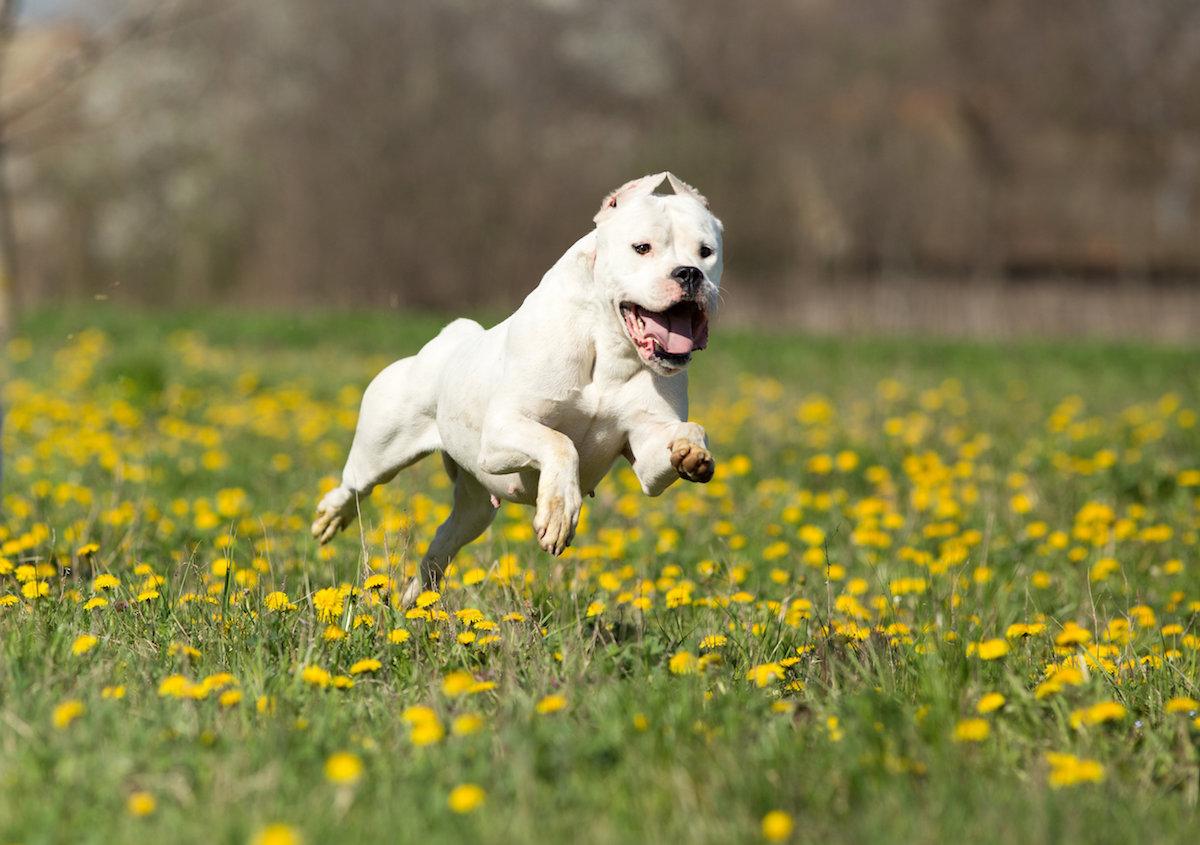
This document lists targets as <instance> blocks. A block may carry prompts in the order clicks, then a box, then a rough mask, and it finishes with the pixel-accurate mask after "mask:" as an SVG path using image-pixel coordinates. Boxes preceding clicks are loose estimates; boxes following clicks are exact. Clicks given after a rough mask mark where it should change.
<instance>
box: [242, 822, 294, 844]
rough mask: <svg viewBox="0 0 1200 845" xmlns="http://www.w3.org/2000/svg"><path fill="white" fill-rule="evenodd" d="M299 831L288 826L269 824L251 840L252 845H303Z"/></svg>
mask: <svg viewBox="0 0 1200 845" xmlns="http://www.w3.org/2000/svg"><path fill="white" fill-rule="evenodd" d="M303 841H304V840H303V839H302V838H301V836H300V833H299V831H297V830H296V829H295V828H294V827H291V826H289V825H286V824H279V823H275V824H269V825H267V826H266V827H264V828H262V829H261V830H259V831H258V832H257V833H255V834H254V836H253V837H251V839H250V845H301V843H302V842H303Z"/></svg>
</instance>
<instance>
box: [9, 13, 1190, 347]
mask: <svg viewBox="0 0 1200 845" xmlns="http://www.w3.org/2000/svg"><path fill="white" fill-rule="evenodd" d="M0 6H2V8H3V16H2V18H0V20H2V21H3V25H2V28H0V39H2V42H0V43H2V45H3V52H2V58H0V139H2V142H3V147H2V153H3V161H2V162H0V164H2V175H3V178H2V179H0V244H2V250H0V258H2V259H3V261H2V264H3V266H4V267H5V268H6V272H5V275H4V279H5V282H4V288H3V292H4V296H3V297H2V303H3V307H4V308H5V309H7V312H8V313H9V315H10V317H11V314H12V313H14V312H19V311H20V310H26V309H34V308H40V307H46V306H52V305H55V304H58V303H64V302H71V301H91V300H93V299H96V298H101V299H107V300H109V301H111V302H115V303H126V304H131V305H134V304H136V305H138V306H149V307H170V308H180V307H184V308H192V307H200V306H208V305H222V306H234V307H239V308H244V307H262V308H270V309H276V310H287V309H331V308H332V309H355V308H357V309H361V308H364V307H370V308H392V309H397V310H406V311H412V310H439V311H470V312H475V313H478V312H479V311H480V310H485V311H486V310H491V311H494V312H495V313H500V312H502V311H504V310H506V309H509V308H511V307H512V306H514V305H515V304H516V303H518V302H519V301H520V300H521V298H522V297H523V296H524V295H525V294H526V293H527V292H528V291H529V290H530V289H532V288H533V287H534V285H536V283H537V281H538V279H539V278H540V276H541V274H542V273H543V272H544V271H545V270H546V269H547V268H548V267H549V266H550V265H551V264H552V263H553V262H554V260H555V259H556V258H557V257H558V256H559V255H560V254H561V253H562V252H563V251H564V250H565V249H566V247H567V246H569V245H570V244H571V243H572V242H573V241H574V240H575V239H576V238H577V237H578V236H580V235H581V234H582V233H583V232H584V231H586V229H587V228H588V227H589V226H590V225H591V216H592V214H593V213H594V212H595V210H596V209H597V207H598V206H599V203H600V200H601V198H602V197H603V196H604V194H605V193H606V192H607V191H609V190H611V189H612V188H614V187H616V186H617V185H619V184H621V183H622V182H624V181H626V180H627V179H630V178H633V177H635V176H639V175H642V174H644V173H647V172H652V171H657V170H664V169H670V170H673V171H674V172H676V173H677V174H679V175H680V176H681V177H682V178H684V179H686V180H688V181H690V182H692V183H693V184H695V185H697V186H698V187H699V188H700V189H701V190H702V191H703V192H704V193H706V194H707V195H708V197H709V199H710V201H711V202H712V205H713V208H714V210H715V212H716V213H717V214H718V215H719V216H720V217H721V218H722V219H723V220H724V222H725V224H726V232H727V244H726V246H727V255H728V257H727V264H726V266H727V275H726V279H725V288H726V295H725V308H726V314H725V319H728V320H731V321H737V322H742V323H749V322H756V323H758V324H761V323H762V322H763V321H769V322H770V324H771V325H779V326H782V327H789V328H797V329H801V330H805V331H810V332H820V333H828V334H842V333H868V332H891V333H902V334H905V333H906V334H918V333H919V334H926V333H934V334H945V335H954V336H978V337H1003V336H1027V335H1088V336H1102V337H1142V338H1150V339H1155V340H1163V341H1186V340H1194V339H1195V338H1196V337H1197V336H1200V84H1198V82H1200V3H1197V2H1196V0H1055V2H1053V3H1047V2H1045V0H1003V2H1002V1H1001V0H911V1H910V2H898V0H754V2H753V3H751V4H730V3H728V2H727V0H686V1H685V0H681V1H680V2H669V0H604V1H603V2H587V0H503V2H501V1H500V0H496V1H495V2H489V0H403V2H398V1H397V0H346V2H330V0H87V2H79V3H73V2H67V0H24V2H14V0H0Z"/></svg>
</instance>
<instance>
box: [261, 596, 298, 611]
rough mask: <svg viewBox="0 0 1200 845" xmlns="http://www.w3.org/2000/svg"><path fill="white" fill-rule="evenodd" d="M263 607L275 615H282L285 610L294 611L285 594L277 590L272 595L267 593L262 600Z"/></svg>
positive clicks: (293, 606)
mask: <svg viewBox="0 0 1200 845" xmlns="http://www.w3.org/2000/svg"><path fill="white" fill-rule="evenodd" d="M263 605H264V606H265V607H266V608H267V610H273V611H275V612H276V613H282V612H283V611H285V610H293V609H295V607H296V606H295V605H294V604H292V602H291V600H290V599H289V598H288V597H287V593H282V592H280V591H278V590H276V591H275V592H272V593H267V595H266V597H264V598H263Z"/></svg>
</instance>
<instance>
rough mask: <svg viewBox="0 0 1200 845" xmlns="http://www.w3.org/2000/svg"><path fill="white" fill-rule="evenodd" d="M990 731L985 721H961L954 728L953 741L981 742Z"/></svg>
mask: <svg viewBox="0 0 1200 845" xmlns="http://www.w3.org/2000/svg"><path fill="white" fill-rule="evenodd" d="M991 730H992V729H991V727H990V726H989V725H988V723H987V720H986V719H963V720H962V721H960V722H959V723H958V724H957V725H955V726H954V741H955V742H983V741H984V740H985V739H987V738H988V734H989V733H991Z"/></svg>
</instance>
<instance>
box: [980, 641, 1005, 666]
mask: <svg viewBox="0 0 1200 845" xmlns="http://www.w3.org/2000/svg"><path fill="white" fill-rule="evenodd" d="M1008 652H1009V646H1008V643H1007V642H1005V641H1004V640H1002V639H1000V638H999V637H996V638H995V639H991V640H984V641H983V642H981V643H979V646H978V651H977V652H976V653H977V654H978V655H979V659H980V660H999V659H1000V658H1001V657H1003V656H1004V655H1006V654H1008Z"/></svg>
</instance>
